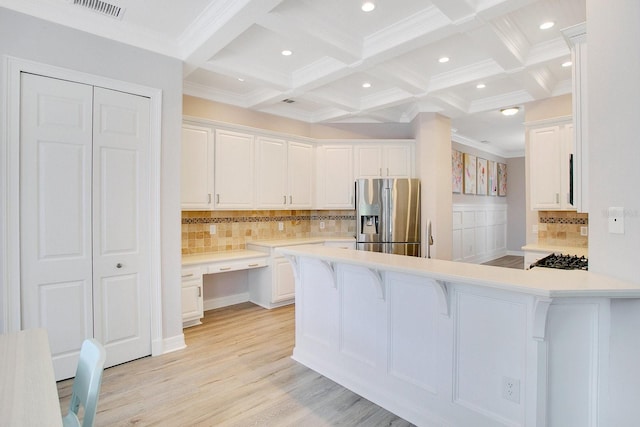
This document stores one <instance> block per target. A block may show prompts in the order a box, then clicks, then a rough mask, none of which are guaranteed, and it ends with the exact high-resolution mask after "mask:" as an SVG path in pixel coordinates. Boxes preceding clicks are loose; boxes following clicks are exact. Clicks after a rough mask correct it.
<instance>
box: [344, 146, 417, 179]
mask: <svg viewBox="0 0 640 427" xmlns="http://www.w3.org/2000/svg"><path fill="white" fill-rule="evenodd" d="M413 168H414V167H413V144H412V143H411V142H389V143H379V144H365V145H356V146H355V177H356V178H408V177H411V176H412V175H413Z"/></svg>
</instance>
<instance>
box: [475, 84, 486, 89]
mask: <svg viewBox="0 0 640 427" xmlns="http://www.w3.org/2000/svg"><path fill="white" fill-rule="evenodd" d="M485 87H487V85H485V84H484V83H478V84H477V85H476V89H484V88H485Z"/></svg>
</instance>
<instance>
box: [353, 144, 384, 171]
mask: <svg viewBox="0 0 640 427" xmlns="http://www.w3.org/2000/svg"><path fill="white" fill-rule="evenodd" d="M355 155H356V158H355V175H356V178H380V177H382V149H381V147H380V146H379V145H363V146H358V147H356V148H355Z"/></svg>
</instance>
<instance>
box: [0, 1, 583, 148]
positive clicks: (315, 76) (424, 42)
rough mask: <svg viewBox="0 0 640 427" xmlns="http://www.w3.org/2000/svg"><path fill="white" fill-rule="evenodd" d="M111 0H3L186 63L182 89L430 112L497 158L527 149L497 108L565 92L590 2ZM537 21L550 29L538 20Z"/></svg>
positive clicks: (267, 103) (262, 102)
mask: <svg viewBox="0 0 640 427" xmlns="http://www.w3.org/2000/svg"><path fill="white" fill-rule="evenodd" d="M75 3H79V4H75ZM106 3H108V4H111V5H113V6H114V7H112V8H110V7H108V4H104V3H103V2H101V1H99V0H0V6H3V7H7V8H10V9H14V10H17V11H20V12H23V13H27V14H30V15H34V16H37V17H40V18H43V19H46V20H50V21H53V22H57V23H59V24H63V25H66V26H70V27H74V28H77V29H79V30H83V31H87V32H90V33H94V34H97V35H100V36H104V37H108V38H111V39H114V40H117V41H121V42H124V43H127V44H131V45H134V46H138V47H141V48H144V49H148V50H152V51H155V52H159V53H162V54H165V55H169V56H172V57H176V58H179V59H181V60H183V61H184V93H185V94H188V95H193V96H198V97H202V98H207V99H211V100H214V101H218V102H222V103H227V104H232V105H236V106H240V107H244V108H249V109H253V110H257V111H262V112H266V113H271V114H276V115H279V116H285V117H289V118H294V119H298V120H303V121H306V122H312V123H319V122H334V123H335V122H360V123H362V122H370V123H384V122H396V123H397V122H399V123H408V122H410V121H411V120H412V119H413V118H414V117H415V116H416V114H418V113H420V112H437V113H440V114H443V115H445V116H448V117H450V118H451V119H452V127H453V129H454V140H459V141H464V142H466V143H469V144H471V145H473V144H478V146H481V147H482V148H484V149H486V150H487V151H491V152H494V153H496V154H500V155H504V156H512V155H518V154H521V153H522V151H523V147H524V130H523V126H522V123H523V121H524V114H523V111H522V108H521V110H520V112H519V113H518V114H516V115H515V116H511V117H504V116H502V115H501V114H500V113H499V110H500V108H503V107H507V106H522V105H523V104H525V103H527V102H530V101H533V100H538V99H543V98H547V97H550V96H556V95H561V94H565V93H569V92H570V91H571V67H562V65H561V64H563V63H564V62H566V61H569V60H570V52H569V47H568V45H567V43H566V41H565V39H564V38H563V36H562V33H561V31H560V30H561V29H563V28H566V27H569V26H572V25H576V24H579V23H582V22H584V21H585V19H586V16H585V0H374V3H375V6H376V7H375V9H374V10H373V11H371V12H364V11H362V10H361V5H362V1H361V0H321V1H318V0H187V1H175V0H109V1H108V2H106ZM86 6H90V7H93V8H96V7H98V8H100V7H102V10H103V11H106V12H108V13H111V14H114V15H118V16H117V17H112V16H106V15H104V14H103V13H99V12H96V11H94V10H91V9H90V8H87V7H86ZM546 21H552V22H554V23H555V25H554V26H553V27H552V28H550V29H547V30H541V29H540V28H539V25H540V24H541V23H543V22H546ZM284 50H289V51H291V55H289V56H284V55H283V54H282V51H284ZM442 57H448V58H449V61H448V62H444V63H441V62H439V60H440V58H442ZM364 83H369V84H370V87H363V84H364ZM480 83H482V84H484V85H485V87H484V88H481V89H479V88H477V85H478V84H480ZM285 100H287V101H286V102H285ZM291 101H293V102H291ZM481 141H485V142H484V143H483V144H481V145H480V142H481Z"/></svg>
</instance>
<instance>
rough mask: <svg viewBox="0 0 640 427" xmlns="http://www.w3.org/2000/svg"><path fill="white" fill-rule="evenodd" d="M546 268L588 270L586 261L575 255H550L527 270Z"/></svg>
mask: <svg viewBox="0 0 640 427" xmlns="http://www.w3.org/2000/svg"><path fill="white" fill-rule="evenodd" d="M533 267H547V268H559V269H562V270H588V269H589V263H588V259H587V258H585V257H583V256H581V257H579V256H577V255H558V254H551V255H549V256H546V257H544V258H542V259H539V260H538V261H536V262H534V263H533V264H531V266H530V267H529V268H533Z"/></svg>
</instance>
